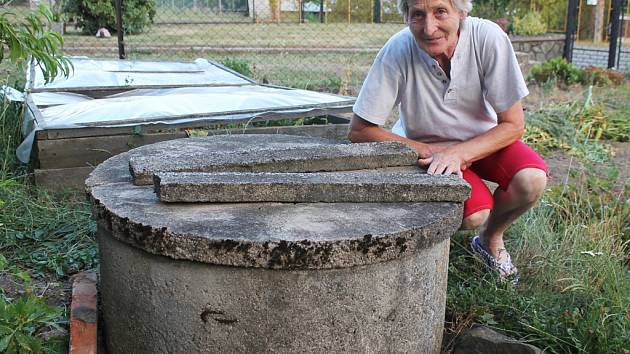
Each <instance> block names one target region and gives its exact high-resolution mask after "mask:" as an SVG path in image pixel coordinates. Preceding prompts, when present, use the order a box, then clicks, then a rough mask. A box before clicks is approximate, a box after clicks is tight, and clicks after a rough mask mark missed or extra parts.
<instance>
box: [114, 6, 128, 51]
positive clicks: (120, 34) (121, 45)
mask: <svg viewBox="0 0 630 354" xmlns="http://www.w3.org/2000/svg"><path fill="white" fill-rule="evenodd" d="M122 7H123V0H116V32H118V58H120V59H125V57H126V55H125V41H124V37H123V27H124V26H123V17H122Z"/></svg>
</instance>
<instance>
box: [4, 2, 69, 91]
mask: <svg viewBox="0 0 630 354" xmlns="http://www.w3.org/2000/svg"><path fill="white" fill-rule="evenodd" d="M51 21H52V12H51V11H50V9H49V8H48V7H45V6H40V7H39V8H38V9H37V10H36V11H35V12H33V13H31V14H29V15H28V16H26V19H21V18H19V17H18V16H16V15H15V14H14V13H12V12H2V13H0V62H2V61H3V60H4V59H5V56H6V53H5V51H6V50H7V49H8V59H9V60H10V61H11V62H12V63H15V64H17V65H19V66H23V65H24V63H26V62H28V60H29V59H31V60H32V61H33V62H34V63H35V65H37V66H39V67H40V68H41V70H42V73H43V75H44V80H45V81H46V82H50V81H52V80H53V79H54V78H55V77H57V75H59V74H63V75H64V76H68V75H69V74H70V71H71V70H72V64H71V63H70V60H69V59H68V58H66V57H64V56H63V53H62V52H61V48H62V46H63V38H62V37H61V35H59V33H56V32H53V31H49V30H47V29H46V26H47V24H48V23H50V22H51Z"/></svg>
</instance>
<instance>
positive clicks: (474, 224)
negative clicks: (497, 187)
mask: <svg viewBox="0 0 630 354" xmlns="http://www.w3.org/2000/svg"><path fill="white" fill-rule="evenodd" d="M488 215H490V209H483V210H479V211H478V212H476V213H473V214H470V215H468V216H467V217H465V218H464V220H462V225H461V226H460V227H459V229H460V230H476V229H478V228H479V227H481V225H483V223H485V222H486V220H487V219H488Z"/></svg>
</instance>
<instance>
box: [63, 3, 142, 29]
mask: <svg viewBox="0 0 630 354" xmlns="http://www.w3.org/2000/svg"><path fill="white" fill-rule="evenodd" d="M63 10H64V12H65V13H66V14H67V15H68V16H69V17H71V18H73V19H74V21H75V23H76V26H77V28H81V31H82V32H83V34H90V35H93V34H95V33H96V31H98V29H99V28H102V27H104V28H107V29H108V30H109V31H111V32H115V31H116V7H115V1H114V0H67V2H66V3H65V4H64V7H63ZM154 17H155V1H154V0H125V1H124V2H123V30H124V32H125V33H128V34H134V33H140V32H143V31H144V30H145V28H146V27H148V26H150V25H151V24H152V23H153V18H154Z"/></svg>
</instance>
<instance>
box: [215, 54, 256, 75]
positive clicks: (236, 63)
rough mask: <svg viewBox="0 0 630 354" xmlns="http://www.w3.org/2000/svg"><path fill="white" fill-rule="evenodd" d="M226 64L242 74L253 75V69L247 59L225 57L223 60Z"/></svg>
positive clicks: (222, 62)
mask: <svg viewBox="0 0 630 354" xmlns="http://www.w3.org/2000/svg"><path fill="white" fill-rule="evenodd" d="M221 64H223V65H224V66H226V67H228V68H230V69H232V70H234V71H236V72H237V73H239V74H241V75H245V76H247V77H252V69H251V68H250V66H249V63H248V62H247V61H246V60H242V59H231V58H225V59H223V60H222V61H221Z"/></svg>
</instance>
